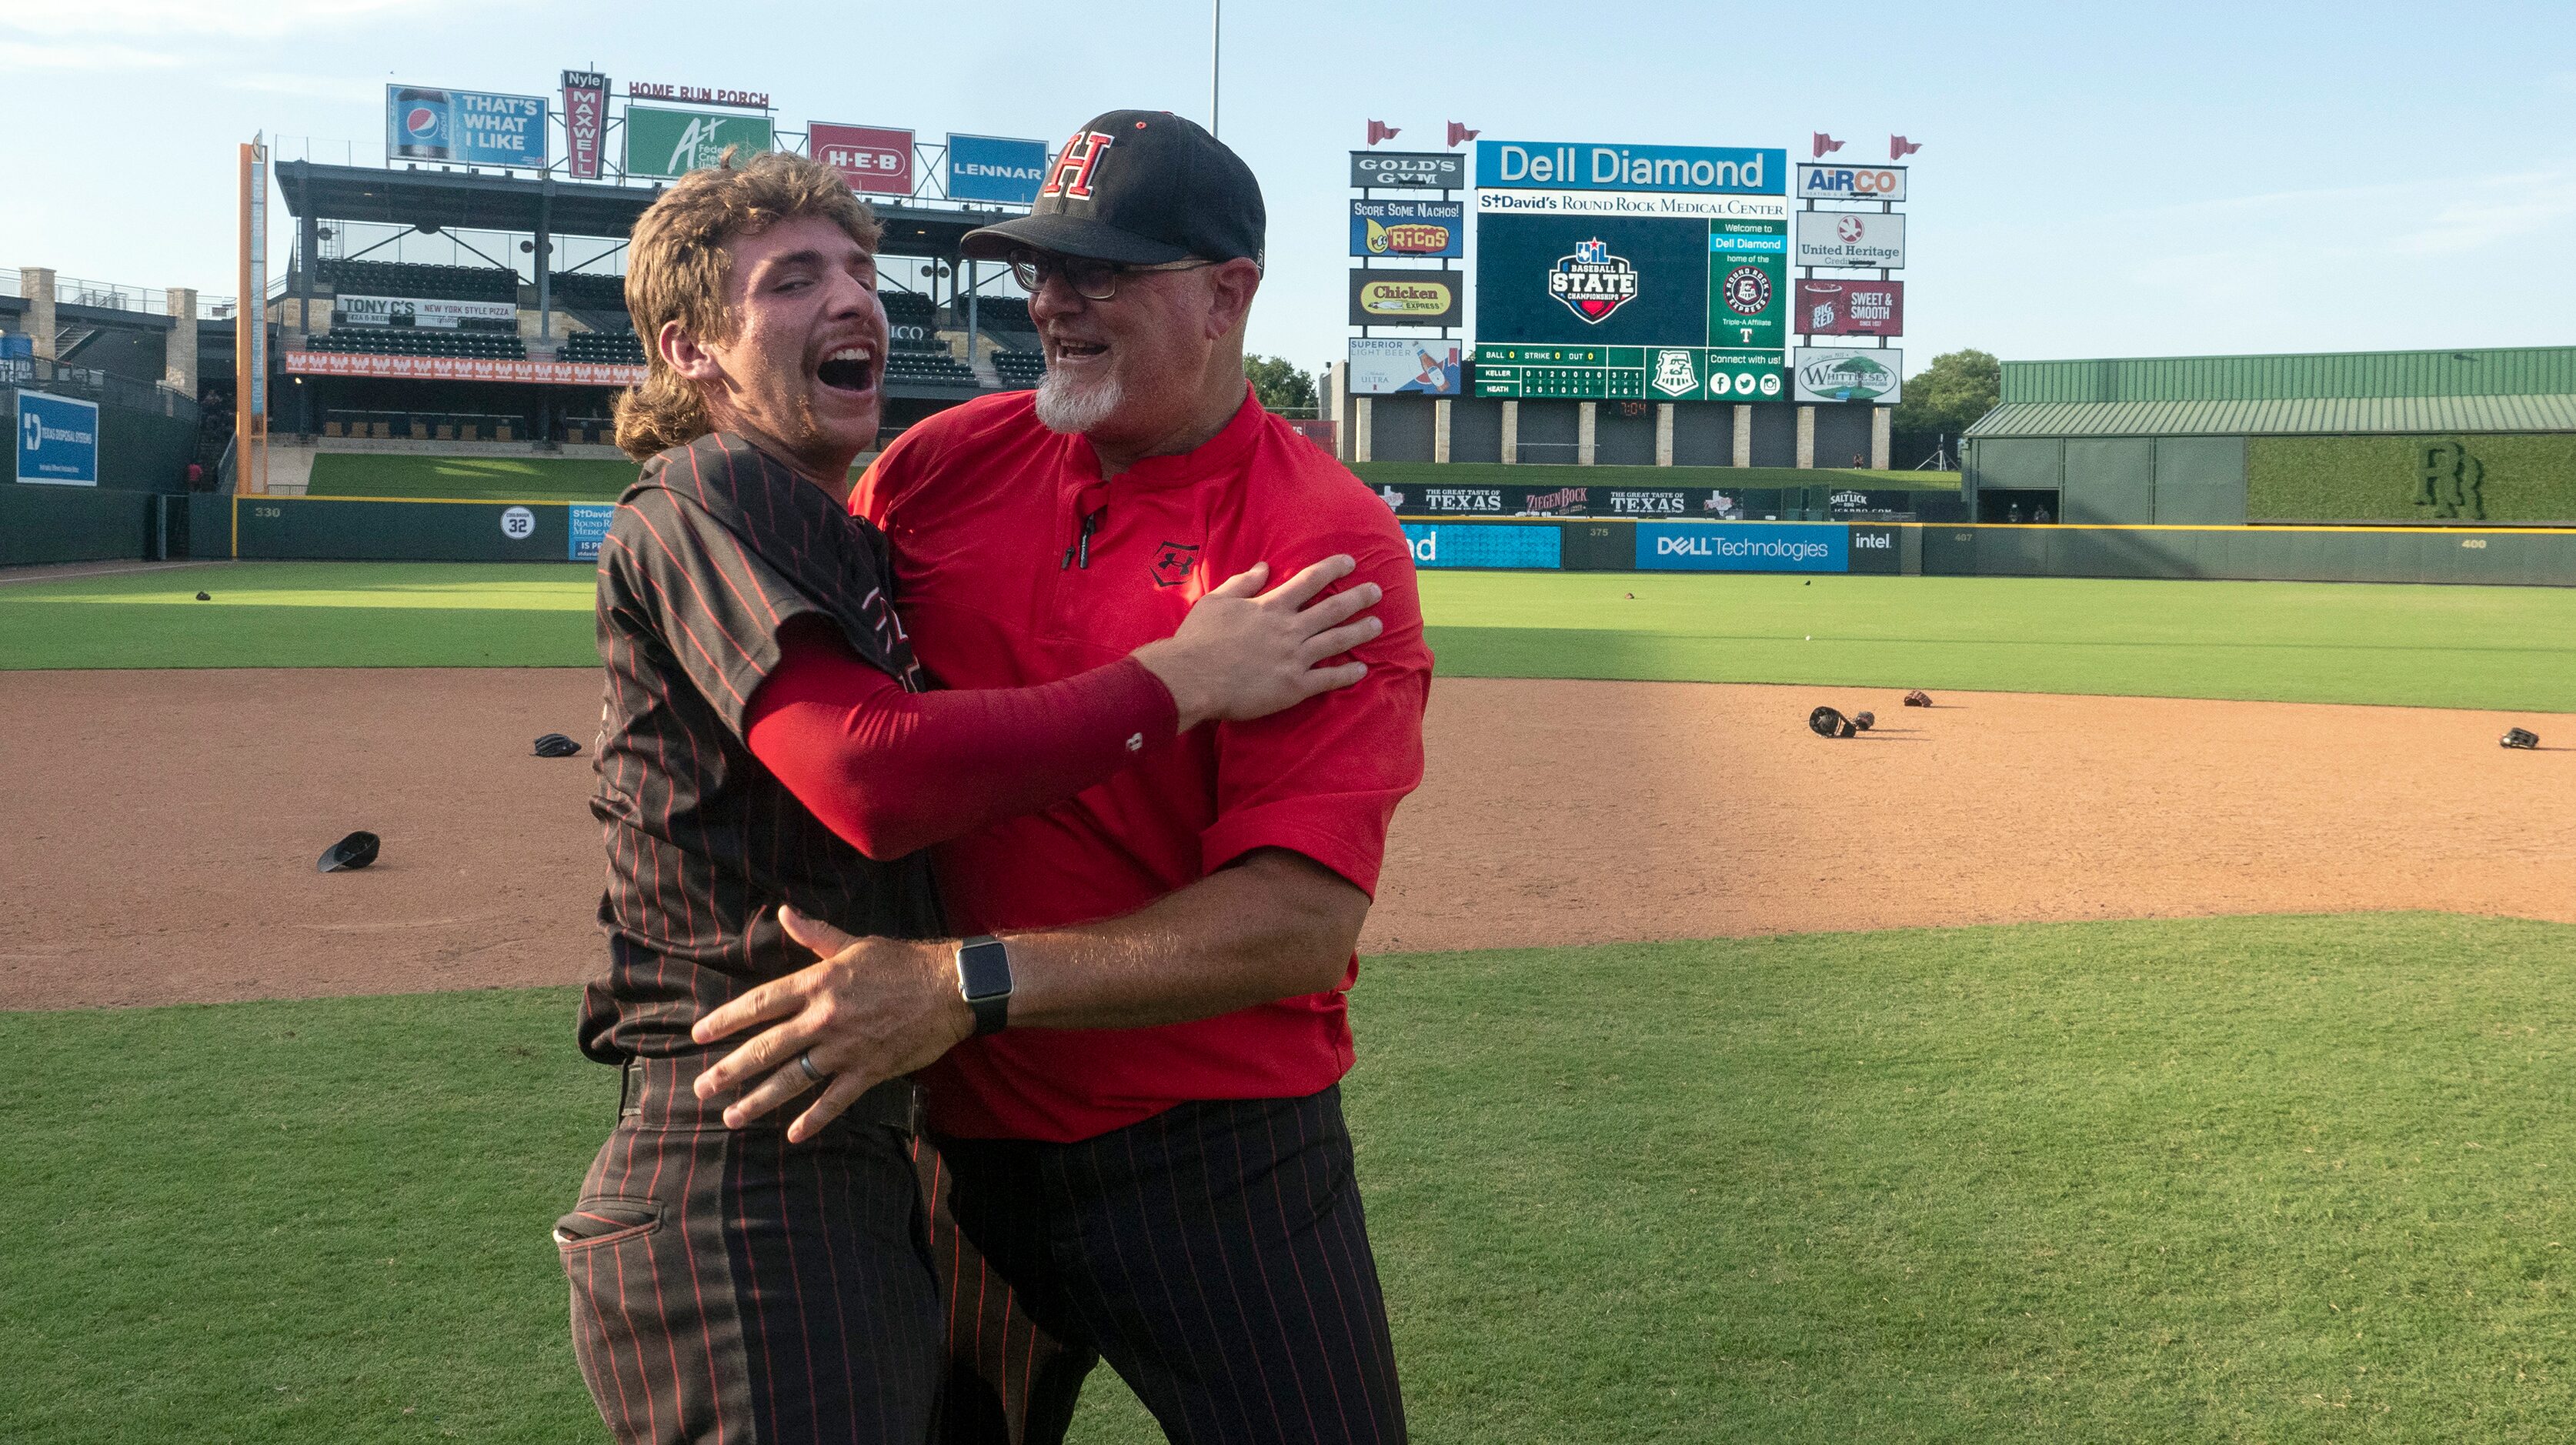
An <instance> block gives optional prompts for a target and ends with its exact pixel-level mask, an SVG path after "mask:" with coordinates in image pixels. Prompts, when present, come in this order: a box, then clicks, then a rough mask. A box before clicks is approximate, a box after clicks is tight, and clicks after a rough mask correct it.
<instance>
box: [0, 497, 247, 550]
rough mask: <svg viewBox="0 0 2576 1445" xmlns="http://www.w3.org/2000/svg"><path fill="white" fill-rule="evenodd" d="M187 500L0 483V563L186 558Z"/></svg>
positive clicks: (184, 498)
mask: <svg viewBox="0 0 2576 1445" xmlns="http://www.w3.org/2000/svg"><path fill="white" fill-rule="evenodd" d="M188 500H189V499H188V498H187V497H184V496H170V495H168V494H166V493H162V492H144V491H133V490H128V489H126V488H122V487H58V486H46V485H40V484H21V483H18V482H0V567H26V566H34V565H40V564H44V563H57V562H130V561H134V560H137V559H158V558H162V557H172V556H186V555H188V550H189V549H188V520H189V513H188V505H187V504H188ZM218 500H219V499H218Z"/></svg>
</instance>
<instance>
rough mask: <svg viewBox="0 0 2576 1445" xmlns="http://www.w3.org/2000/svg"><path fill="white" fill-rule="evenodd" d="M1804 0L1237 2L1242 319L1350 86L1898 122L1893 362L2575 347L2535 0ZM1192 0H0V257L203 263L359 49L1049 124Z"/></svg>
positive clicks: (1795, 125) (1426, 133)
mask: <svg viewBox="0 0 2576 1445" xmlns="http://www.w3.org/2000/svg"><path fill="white" fill-rule="evenodd" d="M1817 8H1819V9H1821V7H1817ZM1801 9H1802V7H1798V6H1794V5H1781V4H1772V5H1762V6H1734V5H1701V4H1689V3H1667V4H1663V5H1657V6H1617V5H1572V4H1549V5H1539V4H1513V3H1482V4H1463V3H1421V0H1417V3H1412V4H1406V5H1393V4H1385V3H1378V4H1367V5H1362V4H1348V3H1301V4H1265V3H1256V0H1232V3H1230V4H1228V5H1227V7H1226V16H1225V22H1226V31H1225V35H1226V47H1225V54H1226V67H1225V90H1224V114H1223V117H1222V120H1223V127H1222V128H1223V133H1224V135H1225V138H1226V140H1227V141H1228V142H1230V143H1231V144H1233V145H1234V146H1235V147H1236V148H1237V149H1238V150H1240V151H1241V152H1242V153H1243V155H1244V157H1245V158H1246V159H1247V160H1248V161H1249V162H1250V163H1251V164H1252V167H1253V169H1254V171H1255V172H1256V173H1258V174H1259V176H1260V177H1261V180H1262V183H1263V186H1264V188H1265V190H1266V192H1267V195H1268V200H1269V206H1270V215H1271V232H1270V244H1271V257H1272V272H1271V277H1270V280H1269V283H1268V285H1267V286H1266V287H1265V289H1264V291H1263V295H1262V299H1261V303H1260V306H1259V308H1258V310H1257V311H1256V314H1255V317H1254V321H1253V334H1252V344H1253V347H1254V349H1255V350H1258V351H1265V352H1276V353H1281V354H1285V355H1288V356H1290V357H1292V358H1294V359H1296V360H1297V361H1298V362H1299V363H1300V364H1301V365H1304V366H1307V367H1309V368H1312V367H1314V366H1317V365H1320V364H1321V363H1322V362H1324V361H1326V360H1328V359H1331V358H1333V357H1335V356H1337V355H1339V354H1340V351H1341V344H1342V338H1343V337H1344V336H1345V335H1347V334H1348V332H1347V328H1346V327H1344V326H1343V324H1342V312H1343V309H1344V304H1345V303H1344V295H1343V293H1344V283H1343V279H1342V278H1343V272H1344V270H1345V268H1346V267H1347V266H1348V265H1349V264H1350V262H1349V258H1348V257H1347V256H1346V254H1345V251H1346V249H1347V248H1346V246H1345V243H1344V236H1343V227H1344V220H1343V214H1344V212H1343V204H1342V203H1343V201H1344V199H1345V197H1346V196H1347V195H1348V194H1349V193H1348V192H1347V191H1346V190H1345V188H1344V181H1345V175H1346V166H1345V162H1344V160H1343V153H1344V152H1345V151H1347V150H1349V149H1352V148H1353V147H1356V146H1358V145H1359V144H1360V143H1361V140H1362V138H1363V137H1362V128H1363V125H1364V123H1365V122H1366V121H1367V120H1368V119H1370V118H1371V117H1375V118H1378V119H1382V120H1386V121H1390V122H1392V123H1394V124H1397V125H1400V126H1403V127H1404V128H1405V134H1404V136H1403V138H1402V140H1401V141H1399V142H1398V143H1397V144H1398V145H1404V146H1409V145H1411V144H1413V143H1414V142H1416V141H1426V142H1428V148H1433V149H1436V148H1438V145H1439V141H1440V139H1441V136H1440V131H1441V128H1442V123H1443V122H1445V121H1449V120H1458V121H1462V122H1464V123H1466V124H1468V125H1471V126H1476V127H1478V128H1480V129H1482V131H1483V132H1484V134H1485V136H1486V137H1487V138H1488V139H1514V138H1520V139H1561V140H1574V141H1588V140H1603V141H1625V142H1665V143H1679V144H1711V145H1759V146H1782V147H1787V148H1789V149H1790V150H1791V151H1792V154H1793V156H1796V157H1803V156H1804V154H1805V149H1804V147H1805V145H1806V140H1807V136H1808V134H1809V133H1810V132H1811V131H1816V130H1826V131H1830V132H1831V133H1833V134H1834V135H1836V136H1838V137H1841V138H1843V139H1844V140H1846V141H1848V142H1849V143H1850V145H1849V148H1848V149H1847V150H1845V151H1844V152H1843V153H1842V156H1841V157H1840V158H1846V159H1847V158H1852V157H1863V158H1868V157H1873V156H1875V157H1883V156H1885V154H1886V150H1885V146H1886V143H1887V135H1888V133H1889V132H1891V131H1901V132H1903V133H1904V134H1906V135H1908V136H1910V137H1912V138H1913V139H1915V140H1918V141H1921V142H1922V143H1923V151H1922V153H1921V154H1919V155H1917V156H1914V157H1913V158H1912V161H1911V164H1912V165H1913V166H1914V167H1915V170H1914V199H1913V201H1912V202H1911V203H1910V204H1909V205H1907V206H1906V207H1905V209H1906V211H1907V212H1908V213H1909V216H1910V231H1911V242H1912V257H1911V259H1912V266H1911V268H1910V269H1909V270H1907V271H1906V272H1905V273H1904V276H1905V279H1906V281H1907V282H1908V291H1909V294H1908V298H1907V300H1908V319H1909V323H1910V329H1911V331H1912V334H1911V335H1910V336H1908V337H1907V338H1906V341H1905V345H1906V348H1907V360H1908V370H1920V369H1921V368H1922V366H1923V365H1924V364H1925V363H1926V362H1927V361H1928V360H1929V359H1930V358H1931V357H1932V356H1933V355H1935V354H1937V353H1939V352H1942V351H1947V350H1951V349H1954V348H1957V347H1962V346H1976V347H1981V348H1984V349H1986V350H1990V351H1994V352H1996V353H1998V354H2000V355H2002V356H2005V357H2008V358H2016V357H2055V356H2103V355H2162V354H2191V353H2204V352H2245V351H2316V350H2338V349H2347V348H2397V347H2448V346H2472V345H2475V346H2531V345H2555V344H2569V343H2576V285H2571V283H2570V282H2569V281H2568V280H2567V279H2566V277H2567V276H2568V274H2569V271H2570V253H2571V252H2576V124H2571V120H2576V5H2571V4H2569V3H2567V0H2558V3H2555V4H2522V5H2505V4H2498V5H2474V4H2473V5H2463V6H2457V7H2437V6H2425V5H2421V4H2417V5H2410V6H2396V5H2356V4H2339V5H2323V4H2302V5H2286V4H2246V3H2241V0H2240V3H2236V4H2227V5H2181V4H2171V3H2165V4H2157V5H2132V6H2126V7H2108V6H2096V5H2066V4H2063V3H2058V4H2044V5H2043V4H2014V5H1960V4H1952V5H1939V6H1931V5H1917V6H1907V7H1883V8H1878V9H1875V10H1874V11H1871V12H1868V13H1867V14H1866V15H1865V16H1863V17H1862V18H1855V19H1853V20H1849V21H1840V20H1826V19H1813V20H1806V19H1801V18H1799V14H1800V10H1801ZM1207 27H1208V7H1207V5H1206V4H1205V3H1204V0H1201V3H1182V0H1123V3H1121V4H1117V5H1106V6H1082V5H1075V4H1064V3H1050V4H1022V3H1017V0H1011V3H990V4H981V5H942V4H920V3H914V4H906V5H900V6H893V5H882V4H850V3H841V4H830V5H821V4H774V5H762V4H757V3H753V4H736V5H722V6H708V5H705V4H690V5H680V4H672V3H667V0H649V3H630V4H620V5H608V4H553V3H549V4H528V3H524V0H520V3H510V4H498V3H484V0H435V3H431V0H261V3H241V0H0V96H5V98H6V99H5V105H6V108H7V111H8V113H9V114H10V116H11V117H12V119H13V124H12V125H11V127H10V129H11V131H12V133H14V134H15V135H17V136H18V137H19V143H18V144H16V145H13V146H11V147H9V148H8V149H7V150H6V152H5V153H0V197H5V198H6V201H5V203H0V265H11V266H16V265H50V266H52V267H54V268H56V269H57V270H60V271H62V272H64V273H66V274H69V275H75V276H81V277H86V278H93V279H98V280H107V281H120V282H126V283H130V284H136V285H147V286H162V285H195V286H197V287H199V288H201V289H203V290H205V291H209V292H217V293H229V292H230V291H231V290H232V289H233V284H232V274H233V272H232V228H233V220H232V214H233V212H232V204H233V203H232V192H231V185H232V181H231V176H232V155H233V146H234V143H235V142H237V141H239V140H244V139H248V138H249V136H250V134H251V132H252V131H254V130H265V131H267V132H268V133H269V134H270V135H272V136H285V137H306V136H310V137H316V138H320V139H322V140H324V141H331V142H338V141H346V142H350V143H352V146H353V148H354V154H355V155H356V157H357V159H358V160H359V161H360V162H361V163H373V162H375V161H376V160H378V159H380V158H381V154H382V144H383V143H382V121H381V114H382V98H381V97H382V87H383V85H384V83H385V82H386V81H388V80H400V81H403V82H406V83H418V84H428V85H446V86H453V87H458V88H466V89H485V90H497V91H514V92H522V93H545V92H548V91H550V90H552V88H553V86H554V83H555V78H556V73H557V72H558V71H559V70H561V69H562V68H564V67H566V66H594V65H595V66H596V67H598V68H600V69H603V70H605V71H607V72H608V73H609V75H610V76H611V78H612V80H613V81H615V82H616V83H617V84H618V85H619V86H621V87H622V86H623V84H624V82H626V81H628V80H630V79H659V80H671V81H679V82H684V83H691V84H703V85H718V86H734V87H742V88H747V89H763V90H767V91H768V92H769V93H770V94H771V95H772V96H773V97H774V98H775V99H776V101H777V103H778V105H779V119H780V121H781V123H782V125H783V126H784V127H786V128H792V129H802V128H803V124H804V122H805V121H807V120H809V119H817V118H819V119H827V120H846V121H857V122H863V123H877V124H893V125H910V126H912V127H913V128H914V129H916V130H918V131H920V132H922V133H923V134H924V135H930V136H935V135H938V134H940V133H943V132H946V131H949V130H952V129H953V130H963V131H979V132H984V133H988V134H1000V135H1026V136H1034V137H1044V138H1047V139H1049V140H1050V141H1054V140H1060V139H1061V138H1062V136H1063V135H1064V134H1065V133H1066V132H1067V131H1069V130H1071V129H1072V128H1073V126H1074V125H1075V124H1076V123H1077V122H1079V121H1081V120H1083V119H1085V118H1086V117H1088V116H1089V115H1091V114H1093V113H1094V112H1097V111H1100V110H1105V109H1110V108H1113V107H1118V106H1139V107H1150V108H1160V109H1169V110H1175V111H1179V112H1181V113H1182V114H1185V115H1190V116H1193V117H1195V118H1199V119H1201V120H1204V119H1205V117H1206V112H1207V104H1208V33H1207ZM297 144H300V142H295V141H290V142H289V143H288V145H289V153H292V149H293V147H294V146H296V145H297ZM338 150H339V147H338V146H337V145H332V146H330V147H328V148H327V150H325V151H324V152H323V154H325V155H329V156H332V157H334V158H336V155H337V153H338ZM277 235H278V238H279V241H280V243H281V244H282V243H283V241H284V240H285V238H286V236H287V231H286V229H285V228H284V226H283V225H282V224H281V226H280V228H279V230H278V232H277Z"/></svg>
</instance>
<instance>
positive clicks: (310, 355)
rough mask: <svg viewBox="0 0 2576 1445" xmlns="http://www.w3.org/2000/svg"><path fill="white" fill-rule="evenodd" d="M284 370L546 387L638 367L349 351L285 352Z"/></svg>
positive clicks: (628, 380)
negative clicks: (374, 353)
mask: <svg viewBox="0 0 2576 1445" xmlns="http://www.w3.org/2000/svg"><path fill="white" fill-rule="evenodd" d="M286 369H287V370H288V371H289V372H292V373H295V374H297V375H300V376H389V377H397V378H401V379H404V380H410V381H521V382H534V383H538V384H540V385H551V386H634V385H636V384H637V383H639V382H641V381H643V380H644V368H643V367H640V366H616V365H611V364H609V363H607V362H597V361H496V360H490V359H486V358H480V357H471V356H369V355H364V354H360V353H357V352H348V351H290V352H288V353H286Z"/></svg>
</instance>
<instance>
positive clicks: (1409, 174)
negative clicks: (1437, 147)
mask: <svg viewBox="0 0 2576 1445" xmlns="http://www.w3.org/2000/svg"><path fill="white" fill-rule="evenodd" d="M1351 184H1352V185H1353V186H1356V187H1359V188H1360V189H1362V190H1366V189H1369V188H1371V187H1375V186H1412V187H1416V188H1419V189H1422V190H1426V191H1463V190H1465V189H1467V158H1466V157H1465V156H1461V155H1450V154H1448V153H1446V152H1442V151H1353V152H1351Z"/></svg>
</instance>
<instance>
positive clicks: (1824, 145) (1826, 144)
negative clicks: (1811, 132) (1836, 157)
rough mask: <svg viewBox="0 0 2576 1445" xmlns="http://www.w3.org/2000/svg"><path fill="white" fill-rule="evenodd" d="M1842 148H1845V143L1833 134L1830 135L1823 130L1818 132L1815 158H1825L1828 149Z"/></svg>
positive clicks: (1836, 149)
mask: <svg viewBox="0 0 2576 1445" xmlns="http://www.w3.org/2000/svg"><path fill="white" fill-rule="evenodd" d="M1842 148H1843V143H1842V142H1841V141H1838V140H1836V139H1834V138H1833V137H1832V136H1829V135H1827V134H1825V133H1824V132H1823V131H1818V132H1816V157H1815V158H1816V159H1817V160H1823V159H1824V158H1825V154H1826V153H1827V152H1828V151H1838V150H1841V149H1842Z"/></svg>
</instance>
